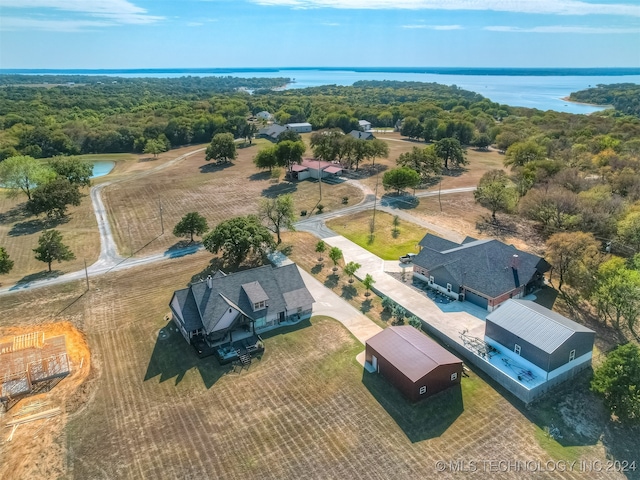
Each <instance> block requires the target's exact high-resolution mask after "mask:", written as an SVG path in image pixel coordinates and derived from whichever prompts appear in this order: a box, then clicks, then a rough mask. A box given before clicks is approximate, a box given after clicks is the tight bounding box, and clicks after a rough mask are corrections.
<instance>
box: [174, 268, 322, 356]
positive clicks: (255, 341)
mask: <svg viewBox="0 0 640 480" xmlns="http://www.w3.org/2000/svg"><path fill="white" fill-rule="evenodd" d="M313 303H314V299H313V297H312V296H311V294H310V293H309V291H308V290H307V288H306V286H305V284H304V281H303V280H302V277H301V276H300V272H299V271H298V267H297V266H296V265H295V264H290V265H284V266H281V267H277V268H276V267H271V266H263V267H259V268H253V269H251V270H245V271H242V272H237V273H233V274H229V275H225V274H224V273H222V272H218V273H217V274H216V275H214V276H211V275H210V276H209V277H207V279H206V280H205V281H202V282H198V283H194V284H192V285H190V286H189V287H188V288H184V289H182V290H176V291H175V292H174V293H173V297H172V298H171V302H170V304H169V306H170V307H171V312H172V314H173V321H174V323H175V324H176V326H177V327H178V329H179V330H180V332H181V333H182V336H183V337H184V339H185V340H186V341H187V342H188V343H190V344H191V345H193V346H194V347H195V348H196V350H197V351H198V353H199V354H200V355H204V354H206V353H207V352H208V353H209V354H211V353H213V354H216V355H217V356H218V359H220V360H221V361H230V360H233V359H235V358H238V357H240V356H241V355H242V354H243V353H246V352H249V353H251V352H252V351H254V350H258V345H259V344H260V341H259V340H260V339H259V336H258V334H259V333H260V332H263V331H266V330H269V329H272V328H276V327H278V326H280V325H283V324H284V325H286V324H291V323H294V322H297V321H299V320H302V319H305V318H309V317H310V316H311V309H312V306H313Z"/></svg>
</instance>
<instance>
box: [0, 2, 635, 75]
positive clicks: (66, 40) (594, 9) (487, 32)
mask: <svg viewBox="0 0 640 480" xmlns="http://www.w3.org/2000/svg"><path fill="white" fill-rule="evenodd" d="M276 66H291V67H296V66H298V67H300V66H302V67H304V66H433V67H442V66H444V67H446V66H451V67H640V2H639V0H620V1H617V0H598V1H590V2H588V1H584V0H0V68H115V69H118V68H121V69H126V68H169V67H173V68H207V67H210V68H215V67H276Z"/></svg>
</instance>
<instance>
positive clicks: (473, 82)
mask: <svg viewBox="0 0 640 480" xmlns="http://www.w3.org/2000/svg"><path fill="white" fill-rule="evenodd" d="M216 70H220V69H194V70H190V69H166V70H162V69H157V70H140V71H126V70H122V71H115V70H112V71H98V70H95V71H91V70H83V71H74V70H60V71H55V72H47V73H59V74H63V73H68V74H77V73H81V74H83V75H84V74H91V75H109V76H119V77H126V78H137V77H149V78H179V77H184V76H189V75H190V76H194V77H206V76H233V77H241V78H250V77H259V78H273V77H288V78H292V79H294V82H293V83H290V84H288V85H287V86H286V87H285V88H287V89H294V88H306V87H318V86H321V85H343V86H348V85H353V84H354V83H355V82H357V81H359V80H397V81H412V82H429V83H431V82H435V83H440V84H443V85H457V86H458V87H460V88H464V89H465V90H471V91H472V92H477V93H479V94H480V95H482V96H484V97H487V98H489V99H490V100H492V101H494V102H498V103H502V104H506V105H511V106H514V107H528V108H537V109H539V110H555V111H558V112H567V113H583V114H588V113H592V112H597V111H599V110H603V107H599V106H594V105H582V104H577V103H571V102H567V101H565V100H562V99H563V98H564V97H568V96H569V94H570V93H571V92H577V91H578V90H584V89H585V88H589V87H595V86H596V85H598V84H612V83H637V84H640V75H638V74H637V73H638V72H637V69H635V70H631V73H629V72H623V71H621V69H588V70H584V69H582V71H578V70H575V69H432V72H433V71H436V72H440V73H432V72H424V71H423V72H420V71H411V69H400V68H397V69H394V68H389V69H385V68H379V69H358V68H354V69H353V70H351V69H349V68H345V69H344V70H342V69H332V68H292V69H287V68H282V69H277V68H273V69H266V68H265V69H259V68H246V69H228V70H225V71H222V72H221V71H216ZM426 70H428V69H426ZM448 70H449V71H451V70H456V72H458V71H464V73H447V71H448ZM22 73H24V72H22ZM40 73H43V72H40Z"/></svg>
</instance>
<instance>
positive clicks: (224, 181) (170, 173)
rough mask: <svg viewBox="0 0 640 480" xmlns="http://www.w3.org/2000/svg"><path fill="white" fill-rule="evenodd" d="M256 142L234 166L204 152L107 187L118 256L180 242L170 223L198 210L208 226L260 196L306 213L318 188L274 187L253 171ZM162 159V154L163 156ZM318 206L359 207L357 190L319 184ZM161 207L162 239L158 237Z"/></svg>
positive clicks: (248, 207) (250, 208)
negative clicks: (285, 199) (287, 201)
mask: <svg viewBox="0 0 640 480" xmlns="http://www.w3.org/2000/svg"><path fill="white" fill-rule="evenodd" d="M268 144H269V142H267V141H266V140H257V141H256V142H254V145H253V146H251V147H247V148H241V149H238V158H237V160H235V161H234V163H233V164H230V165H227V166H216V165H214V164H211V163H210V162H207V161H205V159H204V152H201V153H199V154H196V155H193V156H191V157H189V158H187V159H186V160H184V161H182V162H180V163H178V164H176V165H174V166H172V167H169V168H167V169H165V170H162V171H160V172H157V173H152V174H150V175H148V176H145V177H142V178H140V179H139V180H133V181H125V182H121V183H118V184H115V185H112V186H109V187H107V188H106V189H105V190H104V199H105V203H106V205H107V209H108V211H109V218H110V219H111V224H112V227H113V230H114V236H115V239H116V242H117V244H118V247H119V249H120V252H122V253H124V254H130V253H131V251H134V252H137V251H139V250H140V249H141V248H143V247H144V250H143V251H142V252H141V253H142V254H147V253H151V252H158V251H164V250H166V249H168V248H170V247H171V246H172V245H174V244H176V243H177V242H179V241H180V240H181V239H179V238H176V237H174V236H173V235H172V234H171V231H172V230H173V227H174V226H175V224H176V223H177V222H178V221H179V220H180V218H182V216H183V215H184V214H186V213H188V212H192V211H198V212H199V213H200V214H202V215H203V216H205V218H206V219H207V220H208V223H209V226H210V227H215V225H217V224H218V223H219V222H221V221H223V220H227V219H229V218H232V217H235V216H239V215H247V214H250V213H257V210H258V205H259V201H260V199H262V198H273V197H275V196H277V195H280V194H284V193H291V194H292V195H293V198H294V204H295V208H296V212H297V213H298V214H299V213H300V212H301V211H302V210H308V211H311V210H312V208H313V207H314V206H315V205H316V204H317V203H318V198H319V188H318V184H317V183H314V182H312V181H302V182H295V183H292V182H286V181H280V182H277V183H274V181H272V180H271V178H270V175H269V172H262V171H259V170H257V169H256V168H255V166H254V165H253V162H252V159H253V157H254V156H255V154H256V152H257V151H258V149H260V148H262V147H264V146H265V145H268ZM165 155H166V154H165ZM322 195H323V198H322V204H323V205H324V206H325V210H324V211H325V212H327V211H331V210H334V209H336V208H338V207H341V206H342V198H343V197H345V196H346V197H348V198H349V200H348V202H349V204H350V205H353V204H356V203H358V202H359V201H360V200H361V199H362V198H363V194H362V191H361V190H360V189H358V188H356V187H354V186H352V185H349V184H346V183H342V184H339V185H329V184H324V185H323V186H322ZM160 203H161V204H162V209H163V212H162V213H163V221H164V226H165V235H163V236H159V235H160V232H161V224H160Z"/></svg>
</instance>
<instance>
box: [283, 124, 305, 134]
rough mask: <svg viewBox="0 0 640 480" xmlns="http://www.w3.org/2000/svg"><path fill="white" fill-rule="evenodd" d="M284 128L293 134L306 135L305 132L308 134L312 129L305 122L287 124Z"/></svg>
mask: <svg viewBox="0 0 640 480" xmlns="http://www.w3.org/2000/svg"><path fill="white" fill-rule="evenodd" d="M285 128H286V129H287V130H293V131H294V132H298V133H306V132H310V131H311V129H312V127H311V124H310V123H307V122H303V123H287V124H286V125H285Z"/></svg>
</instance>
